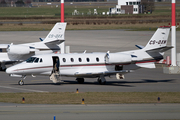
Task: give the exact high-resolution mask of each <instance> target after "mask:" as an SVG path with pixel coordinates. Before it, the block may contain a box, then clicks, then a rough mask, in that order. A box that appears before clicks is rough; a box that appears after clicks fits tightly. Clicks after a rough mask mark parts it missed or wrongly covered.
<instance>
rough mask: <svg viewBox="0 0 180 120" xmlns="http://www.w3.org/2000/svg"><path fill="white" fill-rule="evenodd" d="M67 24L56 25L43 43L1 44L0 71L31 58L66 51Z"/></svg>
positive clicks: (42, 40)
mask: <svg viewBox="0 0 180 120" xmlns="http://www.w3.org/2000/svg"><path fill="white" fill-rule="evenodd" d="M65 28H66V23H56V24H55V25H54V27H53V28H52V30H51V31H50V32H49V34H48V35H47V36H46V38H44V39H42V38H40V39H41V42H33V43H24V44H13V43H11V44H0V70H1V71H5V70H6V65H7V64H12V63H15V62H20V61H24V60H27V59H28V58H29V57H30V56H33V55H38V54H45V53H53V52H57V51H60V50H62V49H64V48H63V47H64V46H63V45H64V41H65V40H64V34H65Z"/></svg>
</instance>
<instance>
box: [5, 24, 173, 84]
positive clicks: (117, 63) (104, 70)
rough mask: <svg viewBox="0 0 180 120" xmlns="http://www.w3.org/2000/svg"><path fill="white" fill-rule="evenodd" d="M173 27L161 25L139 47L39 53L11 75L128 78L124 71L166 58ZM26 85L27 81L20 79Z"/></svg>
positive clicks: (152, 65) (102, 79)
mask: <svg viewBox="0 0 180 120" xmlns="http://www.w3.org/2000/svg"><path fill="white" fill-rule="evenodd" d="M169 31H170V28H169V27H162V28H158V29H157V31H156V32H155V33H154V35H153V36H152V38H151V39H150V40H149V42H148V43H147V45H146V46H145V47H143V46H138V48H140V49H138V50H131V51H123V52H116V53H110V52H109V51H108V52H106V53H97V52H96V53H71V54H44V55H35V56H32V57H30V58H29V59H28V60H26V61H24V62H22V63H20V64H17V65H14V66H12V67H10V68H8V69H7V70H6V73H8V74H10V76H19V77H22V78H25V77H26V75H32V76H34V75H48V76H50V80H52V81H53V82H54V83H57V82H58V81H59V80H60V77H59V76H71V77H76V80H77V81H78V82H79V83H83V82H84V78H98V79H97V80H98V82H99V83H101V84H105V82H106V79H105V77H106V76H111V75H116V78H117V79H124V74H126V73H129V72H131V70H136V69H138V68H141V67H144V68H155V62H156V61H159V60H161V59H163V55H164V52H165V51H167V50H169V49H171V48H172V47H167V46H166V44H167V40H168V36H169ZM19 84H20V85H23V84H24V82H23V80H20V81H19Z"/></svg>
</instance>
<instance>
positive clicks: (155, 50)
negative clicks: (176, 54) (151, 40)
mask: <svg viewBox="0 0 180 120" xmlns="http://www.w3.org/2000/svg"><path fill="white" fill-rule="evenodd" d="M171 48H173V46H165V47H160V48H155V49H150V50H146V52H165V51H167V50H170V49H171Z"/></svg>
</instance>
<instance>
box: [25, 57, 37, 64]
mask: <svg viewBox="0 0 180 120" xmlns="http://www.w3.org/2000/svg"><path fill="white" fill-rule="evenodd" d="M35 59H36V57H30V58H29V59H27V60H26V62H27V63H32V62H33V61H34V60H35Z"/></svg>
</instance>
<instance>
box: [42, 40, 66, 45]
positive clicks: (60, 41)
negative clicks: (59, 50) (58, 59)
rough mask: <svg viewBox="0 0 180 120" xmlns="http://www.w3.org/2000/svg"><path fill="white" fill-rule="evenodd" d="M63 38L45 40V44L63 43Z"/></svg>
mask: <svg viewBox="0 0 180 120" xmlns="http://www.w3.org/2000/svg"><path fill="white" fill-rule="evenodd" d="M64 41H65V40H53V41H50V42H46V43H45V44H48V45H50V44H54V45H55V44H61V43H63V42H64Z"/></svg>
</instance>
